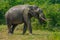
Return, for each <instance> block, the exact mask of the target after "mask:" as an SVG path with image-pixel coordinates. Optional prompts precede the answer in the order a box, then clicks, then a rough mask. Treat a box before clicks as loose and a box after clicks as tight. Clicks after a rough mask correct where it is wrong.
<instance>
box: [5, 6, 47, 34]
mask: <svg viewBox="0 0 60 40" xmlns="http://www.w3.org/2000/svg"><path fill="white" fill-rule="evenodd" d="M32 17H35V18H37V19H38V20H39V22H40V23H41V24H42V23H43V22H46V18H45V15H44V13H43V10H42V9H41V8H39V7H38V6H36V5H16V6H13V7H11V8H10V9H9V10H8V11H7V12H6V13H5V19H6V24H7V28H8V33H10V34H13V32H14V29H15V28H16V26H17V25H18V24H22V23H24V27H23V33H22V34H25V33H26V30H27V28H28V30H29V33H30V34H32V27H31V18H32Z"/></svg>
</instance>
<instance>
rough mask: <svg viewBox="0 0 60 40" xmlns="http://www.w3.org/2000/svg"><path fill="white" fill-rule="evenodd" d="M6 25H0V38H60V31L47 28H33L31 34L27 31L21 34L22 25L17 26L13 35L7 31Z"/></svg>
mask: <svg viewBox="0 0 60 40" xmlns="http://www.w3.org/2000/svg"><path fill="white" fill-rule="evenodd" d="M7 31H8V30H7V26H6V25H0V40H60V32H49V31H47V30H44V31H42V30H34V29H33V35H29V32H28V31H27V32H26V34H25V35H22V27H20V25H19V26H17V28H16V29H15V31H14V34H13V35H9V34H8V33H7Z"/></svg>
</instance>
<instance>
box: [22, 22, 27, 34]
mask: <svg viewBox="0 0 60 40" xmlns="http://www.w3.org/2000/svg"><path fill="white" fill-rule="evenodd" d="M26 30H27V25H26V23H24V27H23V35H24V34H25V33H26Z"/></svg>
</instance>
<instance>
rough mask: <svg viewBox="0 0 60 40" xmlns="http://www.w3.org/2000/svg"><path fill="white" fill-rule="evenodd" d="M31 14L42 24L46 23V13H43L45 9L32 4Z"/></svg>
mask: <svg viewBox="0 0 60 40" xmlns="http://www.w3.org/2000/svg"><path fill="white" fill-rule="evenodd" d="M29 12H30V13H29V14H30V15H31V16H33V17H35V18H37V19H38V20H39V22H40V24H42V23H45V22H46V18H45V15H44V13H43V10H41V9H40V8H39V7H37V6H30V11H29Z"/></svg>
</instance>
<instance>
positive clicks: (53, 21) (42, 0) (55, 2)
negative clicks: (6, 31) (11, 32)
mask: <svg viewBox="0 0 60 40" xmlns="http://www.w3.org/2000/svg"><path fill="white" fill-rule="evenodd" d="M18 4H19V5H21V4H30V5H37V6H39V7H40V8H42V10H43V11H44V14H45V16H46V18H47V19H48V20H47V24H43V25H46V26H42V25H39V23H38V22H37V20H36V19H34V18H32V22H33V23H32V24H33V25H32V26H33V28H34V29H48V30H53V31H59V29H60V0H0V24H5V19H4V14H5V12H6V11H7V10H8V9H9V8H11V7H12V6H15V5H18ZM39 26H42V27H39Z"/></svg>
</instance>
